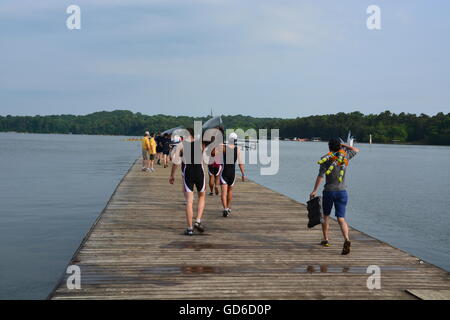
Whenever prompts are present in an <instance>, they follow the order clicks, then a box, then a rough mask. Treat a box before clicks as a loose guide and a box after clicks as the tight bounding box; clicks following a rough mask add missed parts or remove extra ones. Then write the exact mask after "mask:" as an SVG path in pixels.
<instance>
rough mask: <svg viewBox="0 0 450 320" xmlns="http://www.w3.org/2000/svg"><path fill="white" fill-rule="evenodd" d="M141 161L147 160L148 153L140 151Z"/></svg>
mask: <svg viewBox="0 0 450 320" xmlns="http://www.w3.org/2000/svg"><path fill="white" fill-rule="evenodd" d="M142 160H148V151H147V150H142Z"/></svg>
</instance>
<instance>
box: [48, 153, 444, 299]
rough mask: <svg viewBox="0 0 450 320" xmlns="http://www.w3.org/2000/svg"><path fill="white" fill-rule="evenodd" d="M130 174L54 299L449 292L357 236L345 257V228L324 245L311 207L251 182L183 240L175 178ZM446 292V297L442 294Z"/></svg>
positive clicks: (403, 256)
mask: <svg viewBox="0 0 450 320" xmlns="http://www.w3.org/2000/svg"><path fill="white" fill-rule="evenodd" d="M156 169H157V171H156V172H154V173H144V172H141V171H140V162H137V163H136V164H135V165H134V166H133V167H132V168H131V170H130V171H129V173H128V174H127V175H126V176H125V177H124V179H123V180H122V182H121V183H120V185H119V186H118V188H117V190H116V192H115V193H114V194H113V196H112V198H111V199H110V201H109V203H108V205H107V207H106V208H105V210H104V211H103V212H102V214H101V215H100V217H99V219H98V220H97V223H96V224H95V225H94V226H93V228H92V229H91V231H90V232H89V233H88V235H87V237H86V239H85V241H83V243H82V244H81V246H80V248H79V250H78V251H77V252H76V253H75V255H74V258H73V259H72V261H71V262H70V264H76V265H78V266H80V268H81V272H82V274H81V286H82V288H81V289H80V290H76V289H73V290H69V289H67V287H66V277H63V278H62V279H61V281H60V283H59V284H58V285H57V287H56V288H55V290H54V292H52V293H51V295H50V298H52V299H415V297H414V296H413V295H411V294H408V293H407V292H406V290H407V289H410V290H433V291H435V290H436V291H437V290H449V289H450V277H449V273H448V272H446V271H444V270H441V269H439V268H437V267H434V266H432V265H430V264H427V263H423V264H421V263H419V260H418V259H417V258H416V257H413V256H411V255H409V254H407V253H405V252H403V251H401V250H399V249H396V248H393V247H392V246H390V245H387V244H385V243H383V242H381V241H379V240H376V239H374V238H371V237H369V236H367V235H365V234H363V233H361V232H359V231H356V230H353V229H352V230H351V237H352V252H351V254H350V255H349V256H341V255H340V251H341V245H342V237H341V234H340V231H339V227H338V225H337V224H336V223H335V222H333V224H332V226H331V230H332V232H331V239H332V244H333V245H332V246H331V247H329V248H322V247H320V246H319V245H318V243H319V242H320V239H321V231H320V228H319V227H316V228H315V229H313V230H308V229H307V228H306V222H307V219H306V208H305V206H304V205H303V204H300V203H298V202H296V201H294V200H292V199H289V198H287V197H285V196H283V195H281V194H279V193H277V192H274V191H272V190H269V189H267V188H265V187H263V186H260V185H258V184H256V183H253V182H245V183H242V182H237V185H236V187H235V198H234V203H233V213H232V214H231V216H230V217H229V218H223V217H222V214H221V207H220V199H219V197H217V196H214V197H209V196H208V197H207V205H206V211H205V217H204V222H205V224H206V226H207V231H206V232H205V234H203V235H196V236H193V237H186V236H184V235H182V233H183V230H184V227H185V218H184V205H183V202H184V199H183V197H182V194H181V181H180V180H181V179H180V175H179V173H178V175H177V181H176V184H175V185H169V183H168V175H169V170H170V169H169V168H167V169H163V168H161V167H159V166H157V168H156ZM369 265H378V266H380V267H381V275H382V278H381V289H380V290H369V289H367V286H366V281H367V278H368V276H369V274H367V273H366V270H367V266H369ZM441 292H442V291H441Z"/></svg>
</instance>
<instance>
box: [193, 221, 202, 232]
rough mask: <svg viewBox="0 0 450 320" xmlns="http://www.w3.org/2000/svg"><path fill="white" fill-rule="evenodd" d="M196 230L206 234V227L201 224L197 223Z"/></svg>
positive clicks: (195, 224)
mask: <svg viewBox="0 0 450 320" xmlns="http://www.w3.org/2000/svg"><path fill="white" fill-rule="evenodd" d="M194 228H195V229H197V231H198V232H205V226H204V225H203V224H202V223H201V222H197V221H196V222H195V223H194Z"/></svg>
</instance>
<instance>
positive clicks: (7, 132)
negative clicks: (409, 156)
mask: <svg viewBox="0 0 450 320" xmlns="http://www.w3.org/2000/svg"><path fill="white" fill-rule="evenodd" d="M2 133H3V134H30V135H32V134H39V135H61V136H98V137H140V136H139V135H110V134H89V133H57V132H54V133H43V132H18V131H0V134H2ZM279 141H280V142H297V143H325V142H327V141H326V140H323V141H293V140H284V138H280V139H279ZM356 143H357V144H363V145H383V146H385V145H388V146H390V145H392V146H430V147H450V145H446V144H426V143H420V142H395V143H381V142H376V143H372V144H370V143H369V142H358V141H356Z"/></svg>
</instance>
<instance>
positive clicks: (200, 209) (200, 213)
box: [197, 192, 205, 220]
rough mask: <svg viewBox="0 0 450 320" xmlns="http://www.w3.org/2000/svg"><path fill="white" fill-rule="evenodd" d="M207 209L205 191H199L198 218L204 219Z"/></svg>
mask: <svg viewBox="0 0 450 320" xmlns="http://www.w3.org/2000/svg"><path fill="white" fill-rule="evenodd" d="M204 210H205V192H199V193H198V208H197V219H200V220H201V219H202V217H203V211H204Z"/></svg>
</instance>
